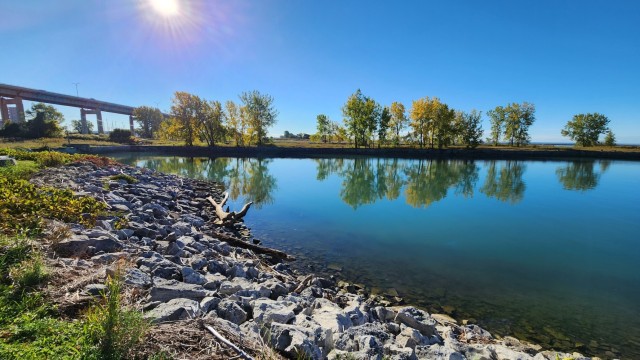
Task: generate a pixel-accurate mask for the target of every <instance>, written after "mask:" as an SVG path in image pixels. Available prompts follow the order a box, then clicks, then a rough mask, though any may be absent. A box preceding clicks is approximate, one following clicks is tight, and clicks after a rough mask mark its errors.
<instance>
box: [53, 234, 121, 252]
mask: <svg viewBox="0 0 640 360" xmlns="http://www.w3.org/2000/svg"><path fill="white" fill-rule="evenodd" d="M51 247H52V248H53V249H54V251H56V252H57V253H58V255H60V256H65V257H71V256H81V255H84V254H86V253H87V252H88V248H89V247H93V248H94V249H95V251H96V252H97V251H104V252H106V253H108V252H116V251H118V250H121V249H122V244H120V243H119V242H118V241H116V240H114V239H112V238H110V237H106V236H101V237H98V238H94V239H90V238H89V237H88V236H86V235H72V236H71V237H70V238H68V239H66V240H63V241H61V242H59V243H56V244H53V245H52V246H51Z"/></svg>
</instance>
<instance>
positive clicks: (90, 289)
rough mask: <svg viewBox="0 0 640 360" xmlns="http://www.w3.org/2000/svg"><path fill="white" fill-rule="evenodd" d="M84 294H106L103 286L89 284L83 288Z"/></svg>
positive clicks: (105, 287)
mask: <svg viewBox="0 0 640 360" xmlns="http://www.w3.org/2000/svg"><path fill="white" fill-rule="evenodd" d="M84 292H86V293H87V294H89V295H91V296H101V295H102V294H106V292H107V286H106V285H104V284H89V285H87V286H85V287H84Z"/></svg>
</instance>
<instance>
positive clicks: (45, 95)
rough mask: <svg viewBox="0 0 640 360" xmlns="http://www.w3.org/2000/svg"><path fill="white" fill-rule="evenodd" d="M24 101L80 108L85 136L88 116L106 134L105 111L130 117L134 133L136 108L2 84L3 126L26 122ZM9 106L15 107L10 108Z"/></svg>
mask: <svg viewBox="0 0 640 360" xmlns="http://www.w3.org/2000/svg"><path fill="white" fill-rule="evenodd" d="M23 100H28V101H37V102H42V103H47V104H55V105H63V106H71V107H76V108H79V109H80V118H81V122H82V133H83V134H87V133H88V132H89V127H88V126H87V114H95V115H96V122H97V125H98V133H99V134H104V127H103V125H102V112H103V111H104V112H109V113H115V114H122V115H129V127H130V129H131V132H132V133H133V119H134V118H133V110H134V109H135V108H134V107H132V106H127V105H120V104H114V103H111V102H106V101H100V100H96V99H90V98H83V97H78V96H71V95H65V94H59V93H54V92H50V91H45V90H36V89H29V88H25V87H21V86H14V85H7V84H2V83H0V113H1V115H2V124H3V125H4V124H7V123H9V122H11V121H24V105H23V103H22V102H23ZM9 105H14V106H13V107H9ZM10 110H12V113H13V116H10ZM163 115H164V116H165V117H167V116H168V115H167V114H163Z"/></svg>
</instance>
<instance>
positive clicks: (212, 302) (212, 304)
mask: <svg viewBox="0 0 640 360" xmlns="http://www.w3.org/2000/svg"><path fill="white" fill-rule="evenodd" d="M220 300H221V299H220V298H217V297H212V296H207V297H205V298H204V299H202V300H201V301H200V309H201V310H202V312H203V313H204V314H206V313H208V312H209V311H211V310H214V309H215V308H216V307H218V304H219V303H220Z"/></svg>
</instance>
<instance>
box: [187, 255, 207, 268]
mask: <svg viewBox="0 0 640 360" xmlns="http://www.w3.org/2000/svg"><path fill="white" fill-rule="evenodd" d="M189 263H190V264H191V267H192V268H193V270H202V269H203V268H204V267H205V266H207V263H208V260H207V259H206V258H205V257H203V256H194V257H192V258H191V260H190V261H189Z"/></svg>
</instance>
